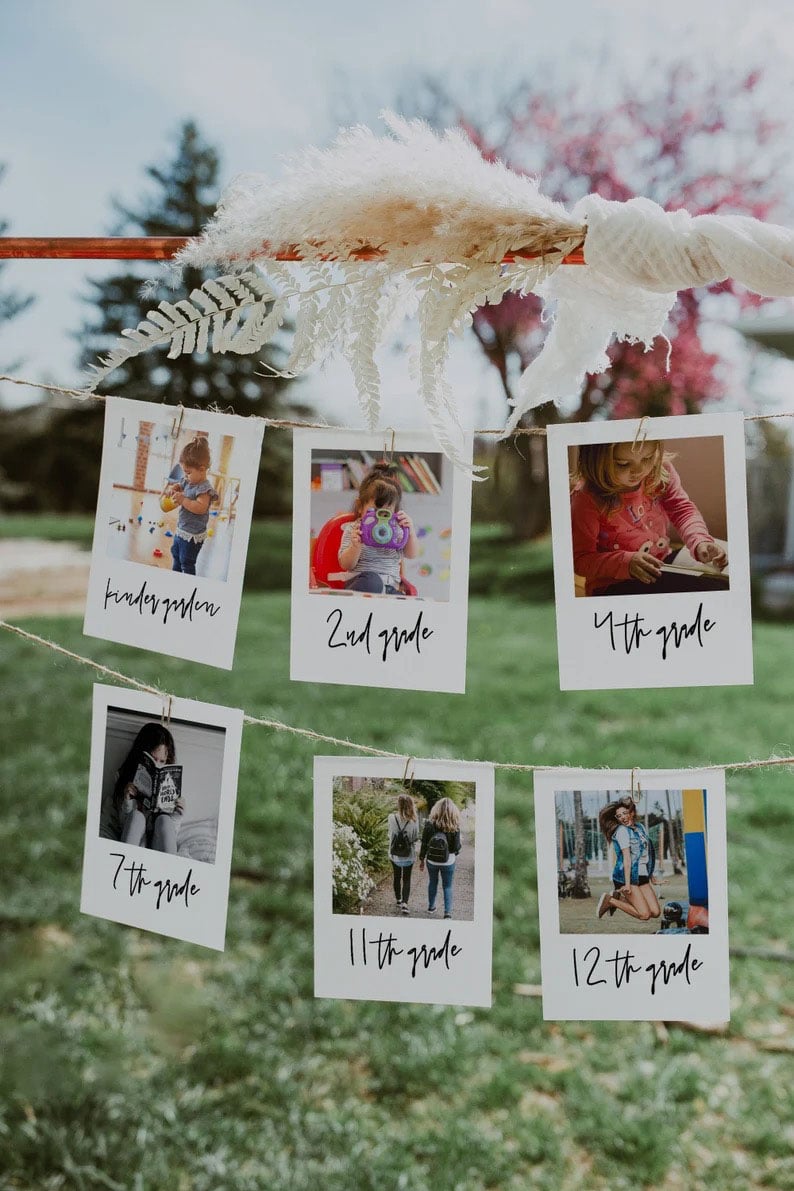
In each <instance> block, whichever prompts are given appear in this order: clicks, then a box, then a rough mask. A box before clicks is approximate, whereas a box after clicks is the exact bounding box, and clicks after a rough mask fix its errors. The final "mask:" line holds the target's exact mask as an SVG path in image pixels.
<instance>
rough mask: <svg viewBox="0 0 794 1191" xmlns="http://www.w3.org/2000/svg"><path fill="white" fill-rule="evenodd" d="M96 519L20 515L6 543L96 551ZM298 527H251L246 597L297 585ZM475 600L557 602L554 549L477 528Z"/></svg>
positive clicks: (1, 530) (8, 527)
mask: <svg viewBox="0 0 794 1191" xmlns="http://www.w3.org/2000/svg"><path fill="white" fill-rule="evenodd" d="M93 536H94V518H93V517H89V516H87V515H82V514H78V513H75V514H70V515H68V516H64V517H61V516H55V515H53V514H46V513H41V514H39V513H30V514H28V513H14V514H10V515H6V516H5V517H3V518H2V520H0V538H44V539H46V540H47V541H53V542H76V543H77V545H79V546H81V547H82V548H83V549H85V550H90V549H91V542H92V540H93ZM291 559H292V522H291V521H289V520H284V519H276V518H270V519H264V518H260V519H259V520H256V521H254V522H253V523H252V525H251V536H250V539H249V543H248V554H247V557H246V564H245V589H246V591H288V590H289V587H290V582H291ZM470 590H471V594H472V595H513V596H518V597H519V598H521V599H523V600H530V601H537V600H549V599H553V598H554V579H553V574H552V564H551V543H550V541H549V540H548V539H546V540H544V541H541V542H511V541H510V540H509V539H507V538H506V537H505V532H504V530H503V528H502V527H501V526H498V525H482V524H475V525H473V526H472V547H471V568H470Z"/></svg>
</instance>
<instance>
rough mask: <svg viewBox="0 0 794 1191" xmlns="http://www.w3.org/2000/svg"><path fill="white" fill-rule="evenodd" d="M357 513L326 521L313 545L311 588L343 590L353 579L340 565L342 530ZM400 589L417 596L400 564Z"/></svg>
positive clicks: (409, 594)
mask: <svg viewBox="0 0 794 1191" xmlns="http://www.w3.org/2000/svg"><path fill="white" fill-rule="evenodd" d="M355 520H356V516H355V513H337V514H336V516H335V517H332V518H331V520H330V521H326V523H325V525H324V526H323V527H322V529H321V530H320V532H319V533H318V535H317V537H316V538H315V539H314V542H313V543H312V552H311V566H310V571H309V587H336V588H342V587H344V586H345V582H346V581H347V580H348V579H349V578H350V577H351V572H350V571H343V570H342V568H341V567H340V565H339V547H340V545H341V542H342V529H343V528H344V526H345V525H347V523H348V521H355ZM400 588H401V590H402V593H403V595H407V596H415V595H416V594H417V591H416V588H415V587H414V585H413V583H409V581H408V580H407V579H406V578H405V576H404V575H403V573H402V563H401V564H400Z"/></svg>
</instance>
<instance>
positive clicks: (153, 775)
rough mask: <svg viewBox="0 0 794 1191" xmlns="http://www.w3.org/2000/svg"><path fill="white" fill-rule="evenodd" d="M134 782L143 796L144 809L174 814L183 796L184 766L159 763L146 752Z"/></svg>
mask: <svg viewBox="0 0 794 1191" xmlns="http://www.w3.org/2000/svg"><path fill="white" fill-rule="evenodd" d="M132 784H133V785H134V786H135V789H136V790H137V791H138V792H139V794H140V796H141V801H142V802H143V805H144V809H145V810H147V811H160V812H161V813H162V814H165V815H172V814H173V813H174V810H175V808H176V804H177V801H178V799H180V798H181V797H182V766H181V765H158V764H157V762H156V761H155V760H154V758H153V757H150V756H149V754H148V753H144V754H143V757H142V758H141V760H140V763H139V765H138V768H137V769H136V771H135V777H134V778H133V781H132Z"/></svg>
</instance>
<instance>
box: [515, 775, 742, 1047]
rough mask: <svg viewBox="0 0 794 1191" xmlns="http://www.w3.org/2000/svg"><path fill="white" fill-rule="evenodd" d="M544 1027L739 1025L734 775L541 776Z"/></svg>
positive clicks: (537, 795)
mask: <svg viewBox="0 0 794 1191" xmlns="http://www.w3.org/2000/svg"><path fill="white" fill-rule="evenodd" d="M535 836H536V843H537V854H538V907H539V914H540V944H541V948H540V949H541V968H542V984H543V1016H544V1018H546V1019H547V1020H550V1021H563V1020H565V1021H571V1020H581V1021H587V1020H603V1021H607V1020H608V1021H619V1020H624V1021H691V1022H698V1023H701V1024H706V1023H707V1024H710V1025H713V1024H716V1023H718V1022H719V1023H722V1022H726V1021H728V1019H729V1017H730V988H729V971H728V901H727V897H728V879H727V851H726V839H725V774H724V772H723V771H722V770H703V771H702V772H698V773H693V772H691V771H687V772H676V771H675V770H643V771H642V772H641V773H640V772H639V771H637V770H634V771H631V770H617V771H614V770H613V771H607V770H594V771H592V772H582V771H581V770H563V769H560V770H541V771H540V772H538V773H536V774H535Z"/></svg>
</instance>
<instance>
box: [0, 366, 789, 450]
mask: <svg viewBox="0 0 794 1191" xmlns="http://www.w3.org/2000/svg"><path fill="white" fill-rule="evenodd" d="M3 381H5V382H6V383H7V384H10V385H25V386H27V387H28V388H31V389H42V390H43V391H44V392H47V393H63V394H65V395H66V396H67V397H74V398H75V399H76V400H77V401H105V400H107V397H108V396H110V395H111V394H101V393H92V392H90V391H89V390H88V389H69V388H66V387H64V386H63V385H47V384H44V383H43V382H41V381H36V380H25V379H24V378H23V377H19V376H7V375H4V374H0V383H1V382H3ZM163 408H166V409H179V406H167V405H165V403H163ZM194 408H197V407H194ZM238 416H239V415H238ZM243 416H245V415H243ZM248 416H249V417H251V418H252V419H253V420H254V421H259V422H263V423H264V425H265V426H272V427H275V428H276V429H281V430H347V431H350V433H360V432H361V427H360V426H334V425H332V424H331V423H330V422H306V421H292V420H290V419H289V418H260V417H259V416H258V415H257V414H249V415H248ZM774 418H794V410H785V411H784V412H783V413H776V414H745V415H744V420H745V422H767V421H771V420H773V419H774ZM472 433H473V434H479V435H481V436H485V435H489V434H493V435H503V434H504V428H503V427H497V428H496V429H493V428H491V427H485V428H480V429H477V430H474V431H472ZM545 434H546V428H545V426H517V427H516V428H515V429H514V430H511V431H510V434H509V435H508V436H507V437H509V438H514V437H519V436H521V435H540V436H545Z"/></svg>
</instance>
